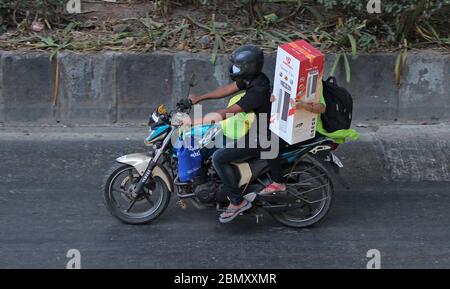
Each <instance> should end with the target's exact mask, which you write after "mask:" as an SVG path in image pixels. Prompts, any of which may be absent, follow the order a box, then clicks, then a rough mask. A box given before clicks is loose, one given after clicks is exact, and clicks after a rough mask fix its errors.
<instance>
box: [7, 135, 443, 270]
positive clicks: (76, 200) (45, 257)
mask: <svg viewBox="0 0 450 289" xmlns="http://www.w3.org/2000/svg"><path fill="white" fill-rule="evenodd" d="M124 130H125V131H126V128H124ZM142 130H143V129H142V128H137V129H135V131H134V133H138V132H141V131H142ZM126 135H127V133H126V132H125V133H124V134H120V135H112V136H110V137H105V136H102V135H97V134H95V133H88V134H84V135H70V134H65V135H64V134H58V133H56V134H54V135H53V137H45V136H35V135H30V134H29V133H28V132H27V131H26V130H22V131H19V132H18V133H17V135H16V136H11V135H9V136H8V137H5V135H4V137H3V138H2V137H1V134H0V160H1V161H0V177H1V178H0V216H1V218H0V268H65V267H66V264H67V262H68V261H69V258H67V257H66V254H67V252H68V250H70V249H77V250H79V252H80V254H81V267H82V268H365V267H366V264H367V262H368V261H369V258H367V256H366V254H367V251H368V250H370V249H377V250H379V252H380V253H381V267H382V268H449V267H450V210H449V208H450V183H445V182H422V183H407V184H405V183H391V184H386V183H377V180H371V181H370V182H369V181H368V183H367V184H366V185H357V186H355V187H353V188H352V189H350V190H344V189H342V188H337V190H336V193H335V202H334V204H333V206H332V208H331V211H330V213H329V215H328V217H327V218H326V220H325V221H324V222H323V223H321V224H320V225H319V226H317V227H313V228H309V229H303V230H295V229H290V228H286V227H284V226H281V225H279V224H277V223H276V222H274V221H273V220H272V219H271V218H270V217H269V216H266V217H265V218H264V220H263V221H262V222H260V223H259V224H256V222H255V219H254V218H252V217H248V216H242V217H238V218H237V219H236V220H235V221H233V222H231V223H229V224H227V225H221V224H220V223H219V222H218V220H217V216H218V214H217V212H215V211H214V210H197V209H195V208H193V207H192V206H189V207H188V208H187V209H186V210H182V209H180V208H178V207H177V206H176V205H175V201H174V200H175V199H176V198H173V199H172V203H171V205H170V206H169V208H168V210H167V211H166V212H165V214H163V215H162V217H161V218H160V219H159V220H158V221H157V222H155V223H153V224H150V225H143V226H131V225H125V224H122V223H120V222H119V221H118V220H116V219H114V218H113V217H112V216H111V215H110V214H109V213H108V212H107V211H106V209H105V207H104V204H103V196H102V192H101V191H100V187H101V184H102V181H103V175H104V172H105V171H107V169H108V166H109V165H110V164H111V163H112V161H113V160H114V159H115V158H116V157H118V156H120V155H121V154H124V153H130V152H135V151H142V150H143V146H142V142H141V141H136V140H127V138H126V137H125V136H126Z"/></svg>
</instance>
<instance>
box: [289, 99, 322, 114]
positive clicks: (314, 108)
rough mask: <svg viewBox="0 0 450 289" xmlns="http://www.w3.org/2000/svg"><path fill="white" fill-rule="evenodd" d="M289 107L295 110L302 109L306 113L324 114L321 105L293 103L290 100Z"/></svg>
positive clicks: (293, 101)
mask: <svg viewBox="0 0 450 289" xmlns="http://www.w3.org/2000/svg"><path fill="white" fill-rule="evenodd" d="M291 105H292V106H293V107H295V109H301V108H302V109H304V110H306V111H309V112H312V113H320V114H322V113H324V112H325V109H326V106H325V104H322V103H311V102H303V101H297V102H296V101H295V100H293V99H291Z"/></svg>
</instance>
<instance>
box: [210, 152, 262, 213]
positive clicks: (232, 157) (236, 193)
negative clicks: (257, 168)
mask: <svg viewBox="0 0 450 289" xmlns="http://www.w3.org/2000/svg"><path fill="white" fill-rule="evenodd" d="M260 152H261V149H259V148H222V149H219V150H217V151H216V152H215V153H214V154H213V156H212V161H213V166H214V168H215V170H216V172H217V174H218V175H219V177H220V178H221V179H222V181H223V187H222V190H223V191H224V193H225V194H227V196H228V199H230V202H231V203H232V204H233V205H239V204H240V203H242V201H243V200H244V198H243V197H242V194H241V190H240V189H239V180H238V176H236V172H235V170H234V168H233V165H232V164H231V163H233V162H243V161H246V160H249V159H254V158H259V156H260Z"/></svg>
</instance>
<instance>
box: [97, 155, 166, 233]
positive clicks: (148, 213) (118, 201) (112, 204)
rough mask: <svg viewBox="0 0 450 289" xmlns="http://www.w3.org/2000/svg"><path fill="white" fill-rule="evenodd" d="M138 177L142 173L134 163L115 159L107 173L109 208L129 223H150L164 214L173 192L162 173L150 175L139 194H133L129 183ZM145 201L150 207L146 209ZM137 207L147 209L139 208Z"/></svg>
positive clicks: (107, 203)
mask: <svg viewBox="0 0 450 289" xmlns="http://www.w3.org/2000/svg"><path fill="white" fill-rule="evenodd" d="M139 179H140V175H139V174H138V172H137V171H136V169H135V168H134V167H133V166H130V165H127V164H121V163H116V164H114V165H113V166H112V167H111V169H110V170H109V172H108V173H107V174H106V180H105V181H104V183H103V184H104V185H103V192H104V199H105V204H106V207H107V209H108V211H109V212H110V213H111V214H112V215H113V216H115V217H116V218H118V219H119V220H121V221H122V222H124V223H126V224H133V225H141V224H148V223H150V222H152V221H154V220H155V219H157V218H158V217H159V216H161V214H162V213H163V212H164V211H165V210H166V208H167V206H168V205H169V202H170V192H169V190H168V188H167V186H166V184H165V183H164V182H163V181H162V180H161V179H160V178H159V177H154V178H151V179H150V180H149V182H148V183H147V184H146V185H145V187H144V189H143V190H144V192H143V193H142V194H141V195H140V196H133V195H132V194H131V192H130V190H129V188H130V185H132V184H134V183H136V182H138V181H139ZM155 196H156V197H155ZM122 204H123V206H122ZM145 205H147V206H148V207H149V208H148V209H146V207H145ZM133 208H134V212H133ZM136 208H144V210H143V211H141V212H136V210H135V209H136Z"/></svg>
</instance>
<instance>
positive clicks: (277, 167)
mask: <svg viewBox="0 0 450 289" xmlns="http://www.w3.org/2000/svg"><path fill="white" fill-rule="evenodd" d="M288 145H289V144H288V143H287V142H285V141H284V140H282V139H281V138H279V146H278V147H279V151H280V152H279V153H281V150H283V149H284V148H286V147H287V146H288ZM267 162H268V163H269V169H270V176H271V178H272V181H274V182H277V183H282V182H283V169H282V167H281V159H280V156H279V155H278V157H276V158H274V159H268V160H267Z"/></svg>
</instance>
